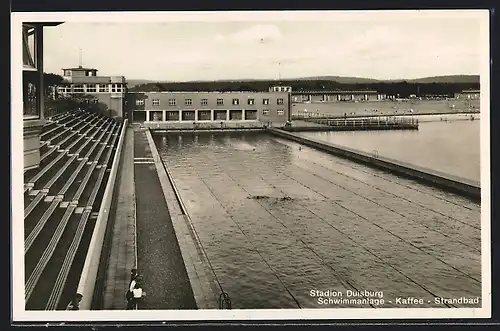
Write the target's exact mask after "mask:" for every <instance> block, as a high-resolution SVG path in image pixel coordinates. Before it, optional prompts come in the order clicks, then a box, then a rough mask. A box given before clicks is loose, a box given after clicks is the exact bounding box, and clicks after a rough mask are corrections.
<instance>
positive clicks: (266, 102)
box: [135, 98, 285, 106]
mask: <svg viewBox="0 0 500 331" xmlns="http://www.w3.org/2000/svg"><path fill="white" fill-rule="evenodd" d="M232 103H233V105H239V104H240V99H233V101H232ZM247 103H248V104H249V105H255V99H248V100H247ZM135 104H136V105H137V106H143V105H144V100H143V99H139V100H136V101H135ZM200 104H201V105H202V106H207V105H208V99H201V101H200ZM262 104H263V105H269V104H270V99H262ZM277 104H278V105H284V104H285V100H284V99H282V98H280V99H277ZM159 105H160V99H153V106H159ZM168 105H169V106H176V105H177V100H176V99H168ZM184 105H185V106H192V105H193V99H184ZM223 105H224V99H217V106H223Z"/></svg>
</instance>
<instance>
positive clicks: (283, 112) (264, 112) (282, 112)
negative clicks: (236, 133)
mask: <svg viewBox="0 0 500 331" xmlns="http://www.w3.org/2000/svg"><path fill="white" fill-rule="evenodd" d="M141 111H142V110H141ZM186 112H193V111H191V110H187V111H186ZM269 112H270V110H269V109H263V110H262V115H265V116H267V115H269ZM193 113H194V112H193ZM276 113H277V114H278V115H279V116H283V115H285V110H284V109H278V110H276Z"/></svg>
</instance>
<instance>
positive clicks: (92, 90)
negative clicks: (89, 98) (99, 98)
mask: <svg viewBox="0 0 500 331" xmlns="http://www.w3.org/2000/svg"><path fill="white" fill-rule="evenodd" d="M95 92H97V87H96V86H95V84H87V93H95Z"/></svg>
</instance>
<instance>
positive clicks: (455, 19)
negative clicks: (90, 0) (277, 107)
mask: <svg viewBox="0 0 500 331" xmlns="http://www.w3.org/2000/svg"><path fill="white" fill-rule="evenodd" d="M477 14H478V12H476V13H464V12H456V13H453V12H447V13H443V12H440V13H435V12H425V11H418V12H417V11H412V12H398V13H392V14H388V13H383V12H371V13H364V14H362V15H360V14H358V15H354V16H352V17H351V16H349V15H346V14H345V13H343V14H335V13H333V14H332V13H331V12H330V13H328V15H327V14H326V13H316V14H315V16H313V15H311V14H308V15H303V16H300V15H299V14H295V15H296V16H294V17H295V18H296V19H293V18H291V17H290V16H289V17H288V18H286V19H283V17H286V15H285V14H284V13H281V14H280V13H278V14H276V15H277V16H275V17H276V19H273V16H272V15H261V17H262V20H259V19H256V17H258V16H256V15H254V16H252V17H250V16H248V15H247V16H245V15H237V14H235V15H234V16H228V15H227V14H226V15H225V16H224V17H226V18H227V17H230V18H231V21H228V20H227V19H225V18H224V17H222V16H221V17H220V19H214V17H217V14H216V13H210V15H212V16H210V17H211V19H210V21H207V20H200V19H196V20H198V21H193V20H194V19H190V20H191V22H182V21H175V20H172V19H170V20H164V22H151V21H152V20H147V21H150V22H149V23H144V22H142V23H141V22H137V21H138V20H140V19H138V16H135V17H132V18H133V19H130V16H123V17H122V18H121V19H116V17H115V18H114V21H115V22H109V21H108V22H106V20H107V18H106V17H105V16H101V17H100V16H99V15H97V14H95V15H94V16H93V20H94V21H97V22H98V23H92V22H81V21H80V22H75V20H74V19H71V18H68V19H66V20H65V21H66V23H64V24H62V25H60V26H57V27H53V28H47V29H46V32H45V51H44V56H45V71H47V72H53V73H58V74H60V73H61V68H63V67H73V66H78V65H79V48H81V49H82V63H83V65H84V66H86V67H94V68H96V69H98V70H99V73H98V74H100V75H123V76H126V77H127V78H128V79H151V80H167V81H189V80H211V79H238V78H256V79H261V78H264V79H268V78H270V79H275V78H278V77H279V75H280V74H281V77H282V78H293V77H304V76H320V75H335V76H357V77H367V78H379V79H392V78H419V77H425V76H436V75H452V74H479V71H480V22H481V20H480V18H481V16H478V15H477ZM280 15H281V16H280ZM127 17H128V18H127ZM483 17H484V16H483ZM120 20H121V21H122V22H119V21H120ZM156 20H157V19H156ZM117 21H118V22H117ZM123 21H127V22H123ZM143 21H144V19H143ZM279 63H281V65H280V64H279Z"/></svg>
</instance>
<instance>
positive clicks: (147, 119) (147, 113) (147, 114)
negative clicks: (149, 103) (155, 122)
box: [146, 110, 149, 122]
mask: <svg viewBox="0 0 500 331" xmlns="http://www.w3.org/2000/svg"><path fill="white" fill-rule="evenodd" d="M146 122H149V110H146Z"/></svg>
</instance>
